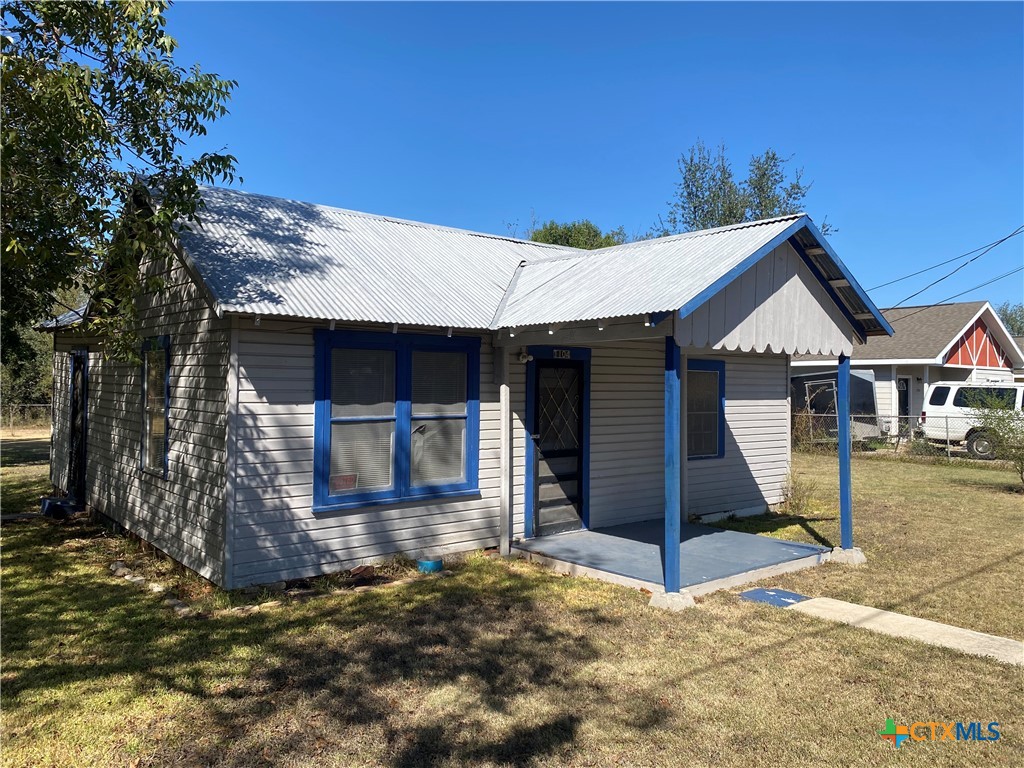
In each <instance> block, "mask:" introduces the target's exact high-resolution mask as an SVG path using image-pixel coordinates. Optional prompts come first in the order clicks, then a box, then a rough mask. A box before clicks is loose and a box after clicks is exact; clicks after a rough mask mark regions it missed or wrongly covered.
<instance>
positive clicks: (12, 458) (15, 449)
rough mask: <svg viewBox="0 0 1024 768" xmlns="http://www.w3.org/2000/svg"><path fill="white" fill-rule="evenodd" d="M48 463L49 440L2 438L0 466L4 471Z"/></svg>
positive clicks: (0, 443)
mask: <svg viewBox="0 0 1024 768" xmlns="http://www.w3.org/2000/svg"><path fill="white" fill-rule="evenodd" d="M49 461H50V438H49V437H41V438H27V439H19V438H4V439H3V440H2V441H0V465H2V466H3V468H4V469H7V468H9V467H21V466H25V465H27V464H46V463H48V462H49Z"/></svg>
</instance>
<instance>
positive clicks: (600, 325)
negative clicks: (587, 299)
mask: <svg viewBox="0 0 1024 768" xmlns="http://www.w3.org/2000/svg"><path fill="white" fill-rule="evenodd" d="M597 330H599V331H603V330H604V320H598V321H597Z"/></svg>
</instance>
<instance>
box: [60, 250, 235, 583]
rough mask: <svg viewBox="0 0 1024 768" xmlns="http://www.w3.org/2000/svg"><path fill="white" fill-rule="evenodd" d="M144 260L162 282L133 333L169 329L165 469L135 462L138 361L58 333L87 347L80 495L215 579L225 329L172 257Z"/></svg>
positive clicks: (220, 531) (220, 535) (63, 434)
mask: <svg viewBox="0 0 1024 768" xmlns="http://www.w3.org/2000/svg"><path fill="white" fill-rule="evenodd" d="M146 270H154V271H158V272H159V273H161V274H164V281H165V282H164V286H163V288H162V290H160V291H159V292H157V293H155V294H151V295H148V296H146V297H144V298H143V299H142V300H141V301H140V303H139V320H140V327H139V335H140V336H141V337H142V338H149V337H153V336H163V335H167V336H169V337H170V348H171V355H170V360H171V364H170V373H169V383H170V404H169V413H168V431H169V440H168V456H167V476H166V478H165V477H160V476H157V475H154V474H152V473H148V472H144V471H142V469H141V468H140V457H141V438H142V378H141V377H142V371H141V367H140V366H139V365H138V364H135V363H127V362H121V361H118V360H113V359H106V358H105V357H104V355H103V352H102V349H101V347H100V344H99V343H98V342H97V341H96V340H95V339H83V338H81V337H76V335H75V334H73V333H59V334H58V335H57V338H56V340H55V342H56V345H57V348H58V349H59V350H70V349H72V348H80V347H82V346H87V347H88V350H89V371H88V375H89V385H88V386H89V389H88V410H87V416H88V438H87V448H86V451H87V455H86V488H87V500H88V504H89V505H90V506H91V507H93V508H94V509H96V510H97V511H99V512H101V513H102V514H104V515H106V516H107V517H109V518H111V519H112V520H114V521H115V522H117V523H119V524H120V525H122V526H124V527H125V528H126V529H127V530H129V531H131V532H132V533H134V534H137V535H138V536H139V537H141V538H142V539H144V540H145V541H147V542H149V543H151V544H152V545H153V546H155V547H157V548H158V549H160V550H162V551H163V552H166V553H167V554H168V555H170V556H171V557H173V558H174V559H175V560H177V561H179V562H180V563H182V564H183V565H185V566H187V567H188V568H191V569H192V570H194V571H196V572H197V573H199V574H200V575H201V576H203V577H205V578H208V579H210V580H211V581H214V582H215V583H218V584H223V583H224V568H223V564H224V526H225V493H224V486H225V479H226V475H225V469H224V461H225V447H226V446H225V425H226V418H227V399H226V376H227V367H228V366H227V360H228V342H229V334H230V329H229V326H228V324H227V322H226V321H224V320H221V319H218V318H217V316H216V314H215V313H214V312H213V310H212V309H211V308H210V306H209V304H208V303H207V300H206V298H205V296H204V295H203V293H202V292H201V290H200V289H199V288H198V287H197V286H196V284H195V283H194V282H193V281H192V278H191V277H190V275H189V273H188V272H187V271H186V270H185V269H183V268H182V267H181V266H180V265H178V264H177V262H175V265H174V266H173V267H172V268H171V270H170V271H169V272H166V273H164V271H163V270H162V269H161V268H160V266H159V265H158V264H152V263H151V264H146V265H143V271H144V272H145V271H146ZM60 365H64V363H63V362H62V363H60ZM55 375H59V376H61V377H62V378H63V377H64V376H65V373H64V372H60V371H58V372H55ZM66 375H67V376H70V373H67V374H66ZM58 410H59V411H61V412H63V411H65V410H66V408H65V407H64V406H61V407H60V408H59V409H58V408H55V417H54V424H55V432H54V441H55V443H56V442H58V441H60V442H62V443H64V444H65V446H66V443H67V429H66V427H60V428H58V427H57V424H58V416H57V415H56V413H57V411H58ZM59 418H60V419H66V416H64V415H61V416H60V417H59ZM60 450H62V451H66V447H62V448H61V449H60ZM54 453H55V455H56V454H57V450H56V449H55V451H54Z"/></svg>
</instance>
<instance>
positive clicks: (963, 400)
mask: <svg viewBox="0 0 1024 768" xmlns="http://www.w3.org/2000/svg"><path fill="white" fill-rule="evenodd" d="M1016 397H1017V390H1016V389H1011V388H1009V387H960V388H959V389H958V390H957V391H956V394H955V395H953V405H955V406H957V407H958V408H978V407H980V406H984V405H988V404H989V403H993V404H995V403H1001V404H1002V407H1004V408H1013V406H1014V402H1015V400H1016Z"/></svg>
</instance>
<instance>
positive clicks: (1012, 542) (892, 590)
mask: <svg viewBox="0 0 1024 768" xmlns="http://www.w3.org/2000/svg"><path fill="white" fill-rule="evenodd" d="M837 478H838V464H837V461H836V459H835V457H834V456H827V455H807V454H794V456H793V482H794V483H795V484H798V485H799V484H800V483H805V484H806V483H813V488H814V491H813V493H814V498H813V501H811V502H805V507H806V511H805V512H804V513H803V514H801V515H785V514H783V515H767V516H762V517H755V518H747V519H744V520H731V521H724V522H722V523H720V525H722V526H727V527H730V528H735V529H737V530H744V531H750V532H754V533H764V534H767V535H770V536H776V537H779V538H785V539H791V540H794V541H806V542H810V543H825V544H827V545H828V546H833V545H838V543H839V514H838V507H839V502H838V497H839V492H838V479H837ZM1018 486H1019V483H1017V484H1015V483H1014V475H1013V473H1012V472H1009V471H1006V470H999V469H991V468H989V467H976V466H972V465H967V464H960V465H954V466H949V465H946V464H916V463H910V462H894V461H882V460H877V459H872V458H868V457H856V458H854V461H853V504H854V509H853V518H854V538H855V544H856V545H857V546H859V547H861V548H862V549H863V550H864V552H865V554H866V555H867V557H868V563H867V565H866V566H863V567H861V568H847V567H844V566H838V565H826V566H822V567H819V568H814V569H811V570H807V571H801V572H799V573H795V574H790V575H788V576H784V577H779V578H776V579H773V580H772V583H773V584H774V585H775V586H779V587H782V588H783V589H791V590H793V591H795V592H800V593H802V594H805V595H811V596H815V597H818V596H824V597H834V598H837V599H839V600H850V601H852V602H855V603H863V604H865V605H871V606H875V607H877V608H884V609H886V610H893V611H899V612H901V613H907V614H910V615H912V616H920V617H922V618H926V619H932V620H934V621H941V622H945V623H948V624H955V625H957V626H962V627H966V628H968V629H974V630H977V631H979V632H988V633H990V634H996V635H1003V636H1006V637H1013V638H1015V639H1018V640H1022V639H1024V623H1022V620H1021V616H1022V609H1024V599H1022V594H1021V591H1020V580H1021V575H1022V574H1024V494H1021V493H1020V492H1018Z"/></svg>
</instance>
